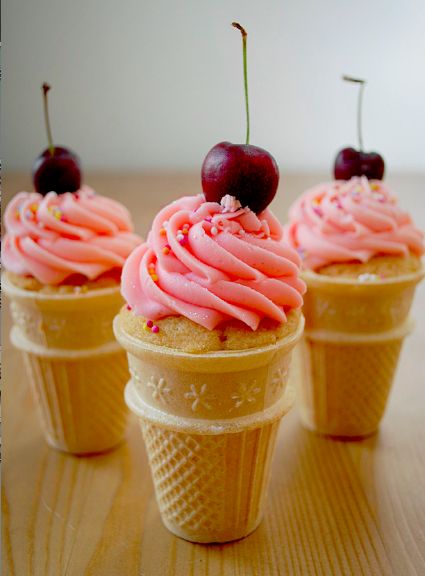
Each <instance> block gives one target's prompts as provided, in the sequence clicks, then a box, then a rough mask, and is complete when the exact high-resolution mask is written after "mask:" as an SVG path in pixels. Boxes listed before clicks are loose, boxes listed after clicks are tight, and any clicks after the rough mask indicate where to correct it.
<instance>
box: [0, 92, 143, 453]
mask: <svg viewBox="0 0 425 576" xmlns="http://www.w3.org/2000/svg"><path fill="white" fill-rule="evenodd" d="M46 92H47V90H46ZM40 158H41V159H40ZM40 158H39V159H38V160H37V163H36V166H37V170H36V171H35V175H34V184H35V187H36V190H37V191H36V192H20V193H19V194H17V195H16V196H15V197H14V198H13V199H12V200H11V202H10V203H9V205H8V206H7V208H6V211H5V215H4V221H5V227H6V235H5V237H4V239H3V248H2V263H3V269H4V272H3V278H2V286H3V289H4V291H5V293H6V294H7V296H8V297H9V298H10V301H11V311H12V317H13V329H12V333H11V339H12V342H13V344H14V345H15V346H16V347H17V348H18V349H20V350H22V353H23V355H24V359H25V363H26V366H27V369H28V375H29V378H30V381H31V384H32V387H33V389H34V392H35V395H36V398H37V401H38V402H37V404H38V407H39V409H40V414H41V421H42V424H43V428H44V432H45V436H46V439H47V441H48V443H49V444H50V445H52V446H53V447H55V448H58V449H60V450H64V451H66V452H71V453H76V454H88V453H96V452H102V451H104V450H107V449H109V448H111V447H113V446H114V445H116V444H118V443H119V442H120V441H121V440H122V439H123V437H124V433H125V427H126V421H127V409H126V406H125V403H124V402H123V399H122V392H123V389H124V385H125V383H126V381H127V380H128V372H127V366H126V358H125V353H124V352H123V351H122V349H121V348H120V346H119V344H118V343H117V342H116V341H115V338H114V335H113V331H112V320H113V318H114V316H115V314H116V313H117V311H118V310H119V309H120V307H121V306H122V302H123V300H122V297H121V294H120V277H121V272H122V267H123V264H124V262H125V259H126V257H127V256H128V255H129V254H130V252H131V251H132V250H133V249H134V248H135V247H136V246H137V245H138V244H139V243H140V242H141V239H140V238H139V237H138V236H136V235H135V234H134V233H133V226H132V222H131V218H130V215H129V213H128V211H127V210H126V208H125V207H124V206H122V205H121V204H120V203H118V202H116V201H114V200H112V199H110V198H106V197H104V196H101V195H98V194H96V193H95V192H94V190H92V189H91V188H89V187H88V186H86V185H81V183H80V180H81V173H80V168H79V165H78V159H77V158H76V156H75V155H74V154H73V153H71V152H70V151H67V150H66V149H65V148H60V149H58V148H53V151H52V152H51V151H50V149H48V151H47V154H46V153H43V155H42V157H40ZM55 187H57V190H58V192H55V191H50V190H51V189H52V188H53V189H54V188H55ZM64 189H65V190H70V191H65V190H64Z"/></svg>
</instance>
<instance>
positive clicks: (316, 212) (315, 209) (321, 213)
mask: <svg viewBox="0 0 425 576" xmlns="http://www.w3.org/2000/svg"><path fill="white" fill-rule="evenodd" d="M313 212H314V213H315V214H317V216H319V218H322V216H323V212H322V210H321V209H320V208H317V206H315V207H314V208H313Z"/></svg>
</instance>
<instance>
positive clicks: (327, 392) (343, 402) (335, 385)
mask: <svg viewBox="0 0 425 576" xmlns="http://www.w3.org/2000/svg"><path fill="white" fill-rule="evenodd" d="M401 346H402V339H397V340H394V341H388V342H377V343H374V344H372V343H370V344H368V345H364V344H361V343H358V344H352V345H347V344H345V343H335V342H326V341H315V340H311V339H309V338H308V337H305V339H304V340H303V342H302V344H301V349H300V352H301V366H302V367H303V370H304V373H303V374H302V377H301V379H300V385H299V396H300V413H301V420H302V422H303V424H304V425H305V426H306V427H307V428H309V429H310V430H313V431H315V432H318V433H319V434H325V435H328V436H334V437H342V438H344V437H345V438H350V437H362V436H369V435H370V434H372V433H374V432H375V431H376V430H377V429H378V427H379V423H380V421H381V419H382V416H383V414H384V412H385V407H386V405H387V399H388V395H389V393H390V390H391V386H392V382H393V377H394V373H395V370H396V367H397V362H398V357H399V354H400V350H401Z"/></svg>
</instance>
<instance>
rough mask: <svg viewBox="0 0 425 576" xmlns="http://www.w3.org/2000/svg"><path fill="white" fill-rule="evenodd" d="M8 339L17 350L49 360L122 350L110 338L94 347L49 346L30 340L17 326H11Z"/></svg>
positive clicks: (77, 358)
mask: <svg viewBox="0 0 425 576" xmlns="http://www.w3.org/2000/svg"><path fill="white" fill-rule="evenodd" d="M10 341H11V342H12V344H13V345H14V346H15V348H17V349H18V350H21V351H23V352H28V353H30V354H34V355H35V356H38V357H40V358H46V359H47V358H48V359H51V360H55V359H56V360H76V361H78V360H82V359H85V358H93V357H96V356H107V355H109V354H116V353H118V352H121V351H122V347H121V345H120V344H119V343H118V342H116V341H115V340H112V341H110V342H107V343H106V344H102V345H101V346H96V347H95V348H77V349H73V348H71V349H69V350H68V349H66V348H50V347H47V346H43V345H42V344H36V343H34V342H31V341H30V340H28V338H26V337H25V336H24V334H23V333H22V332H21V330H20V329H19V328H18V327H17V326H13V327H12V329H11V331H10Z"/></svg>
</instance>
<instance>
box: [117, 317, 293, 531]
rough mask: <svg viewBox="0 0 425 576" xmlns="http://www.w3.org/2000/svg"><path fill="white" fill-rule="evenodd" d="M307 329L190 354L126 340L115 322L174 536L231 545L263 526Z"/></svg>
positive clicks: (130, 399) (130, 396)
mask: <svg viewBox="0 0 425 576" xmlns="http://www.w3.org/2000/svg"><path fill="white" fill-rule="evenodd" d="M303 324H304V319H303V317H300V319H299V322H298V324H297V326H296V329H295V330H294V332H293V333H291V334H290V335H289V336H287V337H286V338H283V339H282V340H281V341H280V342H279V343H278V344H276V345H271V346H266V347H263V348H253V349H249V350H243V351H221V352H210V353H206V354H189V353H185V352H181V351H176V350H173V349H171V348H166V347H161V346H155V345H153V344H150V343H147V342H144V341H142V340H139V339H137V338H135V337H134V336H131V335H129V334H128V333H126V332H125V331H124V330H123V328H122V326H121V322H120V317H119V316H117V317H116V319H115V321H114V329H115V334H116V336H117V339H118V340H119V342H120V343H121V344H122V346H123V347H124V348H125V349H126V350H127V352H128V359H129V365H130V373H131V380H130V382H129V383H128V385H127V387H126V392H125V396H126V401H127V404H128V406H129V407H130V409H131V410H132V411H133V412H134V413H135V414H136V415H137V416H138V418H139V420H140V425H141V429H142V433H143V437H144V440H145V444H146V449H147V453H148V457H149V463H150V467H151V472H152V477H153V482H154V486H155V492H156V497H157V501H158V505H159V509H160V512H161V516H162V520H163V522H164V524H165V525H166V526H167V528H168V529H169V530H170V531H171V532H173V533H174V534H176V535H177V536H180V537H181V538H184V539H186V540H190V541H192V542H227V541H231V540H236V539H239V538H243V537H244V536H246V535H248V534H249V533H250V532H252V531H253V530H255V528H256V527H257V526H258V524H259V523H260V521H261V518H262V515H263V510H264V501H265V496H266V492H267V486H268V482H269V477H270V469H271V461H272V457H273V452H274V447H275V440H276V435H277V431H278V427H279V423H280V420H281V418H282V417H283V416H284V415H285V414H286V413H287V412H288V411H289V410H290V408H291V407H292V403H293V394H292V391H291V389H289V388H288V387H287V386H286V384H287V374H288V369H289V363H290V357H291V352H292V349H293V347H294V346H295V344H296V343H297V342H298V341H299V339H300V337H301V334H302V330H303Z"/></svg>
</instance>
